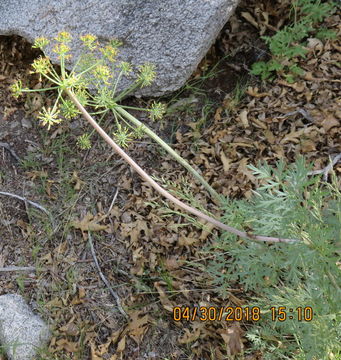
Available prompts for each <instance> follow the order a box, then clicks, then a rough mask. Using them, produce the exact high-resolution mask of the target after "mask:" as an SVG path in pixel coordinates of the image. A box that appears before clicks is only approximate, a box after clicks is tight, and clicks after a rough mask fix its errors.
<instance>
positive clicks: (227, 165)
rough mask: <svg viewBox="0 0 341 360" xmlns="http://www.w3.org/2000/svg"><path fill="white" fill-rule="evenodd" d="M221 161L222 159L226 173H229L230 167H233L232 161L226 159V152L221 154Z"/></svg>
mask: <svg viewBox="0 0 341 360" xmlns="http://www.w3.org/2000/svg"><path fill="white" fill-rule="evenodd" d="M220 159H221V162H222V163H223V169H224V172H225V173H228V171H229V169H230V166H231V160H230V159H228V158H227V157H226V155H225V153H224V151H221V152H220Z"/></svg>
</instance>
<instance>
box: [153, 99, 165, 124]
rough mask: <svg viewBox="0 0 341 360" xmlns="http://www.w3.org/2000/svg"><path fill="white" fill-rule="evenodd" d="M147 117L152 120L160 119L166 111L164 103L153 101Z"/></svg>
mask: <svg viewBox="0 0 341 360" xmlns="http://www.w3.org/2000/svg"><path fill="white" fill-rule="evenodd" d="M149 111H150V114H149V117H150V118H151V119H152V120H161V119H162V118H163V115H164V113H165V112H166V105H165V104H162V103H157V102H155V101H154V102H153V104H152V106H151V109H150V110H149Z"/></svg>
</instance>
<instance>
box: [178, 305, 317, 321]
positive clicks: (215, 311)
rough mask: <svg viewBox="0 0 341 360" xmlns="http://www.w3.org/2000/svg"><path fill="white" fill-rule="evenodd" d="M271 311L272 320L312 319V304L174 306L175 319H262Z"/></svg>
mask: <svg viewBox="0 0 341 360" xmlns="http://www.w3.org/2000/svg"><path fill="white" fill-rule="evenodd" d="M269 313H270V318H271V320H272V321H281V322H282V321H287V320H296V321H306V322H309V321H312V320H313V316H314V314H313V309H312V307H311V306H305V307H302V306H299V307H297V308H289V307H285V306H272V307H270V308H269V309H268V310H267V309H261V308H260V307H258V306H252V307H249V306H246V307H240V306H235V307H234V306H220V307H216V306H182V307H180V306H176V307H174V308H173V320H174V321H181V320H183V321H195V320H199V321H217V320H218V321H254V322H257V321H260V320H262V318H264V317H265V316H266V315H267V314H269Z"/></svg>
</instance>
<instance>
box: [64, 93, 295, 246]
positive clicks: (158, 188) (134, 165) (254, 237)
mask: <svg viewBox="0 0 341 360" xmlns="http://www.w3.org/2000/svg"><path fill="white" fill-rule="evenodd" d="M65 91H66V93H67V95H68V96H69V97H70V99H71V100H72V101H73V102H74V104H75V105H76V106H77V108H78V110H79V111H80V112H81V113H82V115H83V117H84V118H85V119H86V120H87V121H88V122H89V123H90V125H91V126H92V127H93V128H94V129H95V130H96V131H97V132H98V134H99V135H100V136H101V137H102V138H103V139H104V140H105V142H106V143H107V144H109V145H110V146H111V147H112V148H113V149H114V150H115V151H116V152H117V153H118V154H119V155H120V156H121V157H122V158H123V159H124V160H125V161H126V162H127V163H128V164H129V165H130V166H131V167H132V168H133V169H134V170H135V171H136V172H137V173H138V174H139V175H140V176H141V177H142V178H143V179H144V180H145V181H147V182H148V183H149V184H150V185H151V186H152V187H153V188H154V189H155V190H156V191H157V192H159V193H160V194H161V195H163V196H164V197H166V198H167V199H168V200H170V201H171V202H172V203H174V204H175V205H177V206H178V207H180V208H181V209H183V210H185V211H187V212H189V213H191V214H193V215H195V216H197V217H199V218H201V219H203V220H205V221H207V222H209V223H211V224H213V225H215V226H216V227H218V228H220V229H222V230H225V231H228V232H230V233H232V234H235V235H237V236H240V237H242V238H245V239H249V240H252V241H259V242H271V243H290V244H291V243H296V242H298V240H296V239H284V238H276V237H270V236H261V235H253V234H250V233H247V232H245V231H240V230H238V229H236V228H234V227H232V226H228V225H226V224H223V223H222V222H220V221H219V220H217V219H214V218H213V217H211V216H208V215H206V214H204V213H203V212H201V211H199V210H197V209H195V208H193V207H191V206H189V205H187V204H185V203H184V202H182V201H180V200H179V199H177V198H176V197H174V196H173V195H172V194H170V193H169V192H168V191H166V190H165V189H164V188H163V187H162V186H160V185H159V184H158V183H157V182H155V181H154V180H153V179H152V178H151V177H150V176H149V175H148V174H147V173H146V172H145V171H144V170H143V169H142V168H141V167H140V166H139V165H138V164H137V163H136V162H135V161H134V160H133V159H132V158H131V157H130V156H129V155H127V154H126V153H125V152H124V151H123V150H122V149H121V148H120V147H119V146H118V145H117V144H116V143H115V142H114V141H113V140H112V139H111V137H110V136H109V135H108V134H107V133H106V132H105V131H104V130H103V129H102V128H101V127H100V126H99V125H98V123H97V122H96V121H95V120H94V119H93V118H92V116H91V115H90V114H89V113H88V112H87V111H86V109H85V108H84V107H83V106H82V104H81V103H80V102H79V101H78V99H77V97H76V95H75V94H74V93H73V92H72V91H71V90H70V89H65Z"/></svg>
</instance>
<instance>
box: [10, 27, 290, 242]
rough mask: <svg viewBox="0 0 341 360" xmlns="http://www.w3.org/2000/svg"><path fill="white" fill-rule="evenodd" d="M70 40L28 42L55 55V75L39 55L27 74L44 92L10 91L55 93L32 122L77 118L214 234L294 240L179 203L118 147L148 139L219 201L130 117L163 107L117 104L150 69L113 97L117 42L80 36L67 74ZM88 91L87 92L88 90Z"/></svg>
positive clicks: (16, 87)
mask: <svg viewBox="0 0 341 360" xmlns="http://www.w3.org/2000/svg"><path fill="white" fill-rule="evenodd" d="M71 41H72V37H71V35H70V34H69V33H68V32H66V31H63V32H60V33H59V34H58V35H57V36H56V37H55V38H54V39H53V42H54V44H51V43H50V41H49V40H48V39H46V38H44V37H39V38H38V39H36V41H35V42H34V45H33V47H34V48H39V49H41V50H42V51H43V53H44V49H45V48H46V47H47V46H51V47H52V51H53V52H54V53H55V54H56V55H57V56H58V59H59V63H60V70H56V68H55V67H54V66H53V65H52V63H51V61H50V59H49V58H48V57H47V56H40V57H39V58H38V59H36V60H34V62H33V64H32V68H33V73H36V74H39V76H40V77H41V78H45V79H46V80H47V81H48V82H49V83H51V86H50V87H46V88H43V89H28V88H24V87H23V86H22V82H21V81H20V80H18V81H17V82H16V83H14V84H12V85H11V87H10V88H11V90H12V92H13V95H14V96H15V97H19V96H20V95H22V94H23V93H28V92H36V91H48V90H55V91H56V92H57V97H56V100H55V103H54V105H53V106H51V107H48V108H45V107H43V108H42V110H41V112H40V114H39V115H38V119H39V120H40V121H41V123H42V125H43V126H47V129H48V130H49V129H50V128H51V127H53V126H55V125H57V124H60V123H61V122H62V121H63V120H65V119H72V118H74V117H77V116H79V115H80V114H81V115H82V116H83V118H84V119H85V120H87V121H88V122H89V123H90V125H91V126H92V127H93V129H94V130H93V132H94V131H97V133H98V134H99V135H100V136H101V137H102V138H103V139H104V140H105V141H106V142H107V143H108V144H109V145H110V146H111V147H112V148H113V149H114V150H115V151H116V152H117V153H118V154H119V155H120V156H121V157H122V158H123V159H124V160H125V161H126V162H127V163H128V164H129V165H131V166H132V167H133V168H134V170H135V171H136V172H137V173H138V174H139V175H140V176H141V177H142V178H143V179H144V180H145V181H147V182H148V183H149V184H150V185H151V186H152V187H153V188H154V189H155V190H156V191H158V192H159V193H160V194H161V195H163V196H164V197H166V198H167V199H168V200H170V201H171V202H173V203H174V204H175V205H176V206H178V207H180V208H181V209H183V210H185V211H187V212H189V213H191V214H193V215H195V216H198V217H199V218H201V219H202V220H204V221H206V222H209V223H211V224H213V225H214V226H216V227H219V228H220V229H223V230H225V231H228V232H231V233H233V234H235V235H237V236H240V237H243V238H246V239H249V240H252V241H260V242H264V241H265V242H286V243H293V242H296V241H297V240H295V239H283V238H277V237H267V236H259V235H253V234H250V233H249V232H244V231H241V230H238V229H236V228H233V227H231V226H228V225H226V224H224V223H222V222H220V221H219V220H217V219H215V218H214V217H211V216H210V215H208V214H209V213H208V212H207V211H206V210H205V211H204V212H203V211H200V210H197V209H195V208H194V207H191V206H189V205H187V204H185V203H184V202H182V201H181V200H179V199H177V198H176V197H174V196H173V195H172V194H170V193H169V192H168V191H167V190H165V189H164V188H163V187H161V186H160V185H159V184H157V182H156V181H155V180H154V179H153V178H151V176H149V175H148V174H147V173H146V172H145V171H144V170H143V169H142V168H141V167H140V166H139V165H138V164H136V163H135V161H134V160H133V159H132V158H131V157H130V156H128V155H127V154H126V153H125V152H124V151H123V149H122V148H121V147H127V146H128V144H129V143H130V142H131V141H134V140H135V139H139V138H141V137H142V136H144V135H148V136H149V137H150V138H151V139H153V140H154V141H156V142H157V143H158V144H159V145H160V146H161V147H162V148H163V149H164V150H165V151H166V152H167V153H168V154H169V155H171V156H172V157H173V158H174V159H175V160H176V161H178V162H179V163H180V164H181V165H182V166H184V167H185V168H186V169H187V170H188V171H189V172H190V173H191V174H192V175H193V176H194V178H195V179H196V180H198V181H199V182H200V183H201V184H202V185H203V186H204V187H205V189H206V190H207V191H208V192H209V193H210V195H211V196H212V198H213V199H214V200H215V202H216V203H218V204H220V203H221V202H222V200H223V197H222V196H220V195H219V194H218V193H217V192H216V191H215V190H214V189H213V188H212V187H211V186H210V185H209V184H208V183H207V181H206V180H205V179H204V178H203V177H202V176H201V175H200V174H199V173H198V172H197V171H196V170H195V169H194V168H193V167H192V166H191V165H190V164H189V163H188V162H187V161H186V160H185V159H183V158H182V157H181V156H180V155H179V154H178V153H177V152H175V151H174V150H173V149H172V148H171V147H170V146H169V145H168V144H167V143H165V142H164V141H163V140H162V139H161V138H160V137H159V136H158V135H157V134H155V132H153V131H152V130H151V129H150V128H148V127H147V126H146V125H145V124H143V123H142V122H140V121H139V120H138V119H137V118H136V117H135V116H133V115H132V114H131V113H130V111H131V110H144V111H147V112H148V113H149V117H150V118H151V119H152V120H160V119H162V116H163V114H164V113H165V111H166V107H165V105H164V104H162V103H157V102H154V103H153V104H152V106H151V108H150V109H140V108H136V107H132V106H126V105H123V104H122V103H121V100H122V99H123V98H125V97H126V96H127V95H128V94H130V93H131V92H133V91H135V90H136V89H138V88H143V87H145V86H149V85H151V84H152V83H153V81H154V79H155V77H156V71H155V66H154V65H153V64H150V63H145V64H142V65H140V66H139V67H138V68H137V70H136V72H135V79H134V78H133V80H132V82H131V85H130V86H129V87H128V88H127V89H125V90H123V91H122V92H120V93H119V92H118V90H119V86H118V85H119V82H120V81H121V79H122V77H124V76H134V71H133V67H132V66H131V64H129V63H128V62H124V61H122V62H119V61H117V54H118V47H119V46H120V45H122V44H121V42H120V41H118V40H115V39H114V40H111V41H110V42H109V43H108V44H106V45H105V46H101V44H100V42H99V41H98V39H97V38H96V36H94V35H92V34H87V35H82V36H81V37H80V41H81V43H82V44H83V48H84V51H83V52H82V53H81V55H80V56H79V57H78V59H77V60H76V61H75V62H74V65H73V67H72V69H71V70H68V69H67V66H66V64H70V63H69V60H70V59H71V58H72V51H71V47H70V46H69V44H70V43H71ZM70 67H71V66H70ZM89 89H92V90H91V91H89ZM91 109H92V111H91ZM109 114H111V115H113V117H114V122H115V127H116V130H115V131H114V132H113V138H114V139H115V140H116V142H115V141H114V140H113V139H112V138H111V137H110V136H109V135H108V134H107V132H106V131H105V130H104V129H103V128H102V127H101V126H100V125H99V122H101V120H102V119H104V117H105V116H106V115H109ZM97 117H99V120H98V121H97V120H95V118H97ZM91 135H92V133H91V134H89V133H85V134H83V135H81V136H80V137H79V138H78V140H77V145H78V146H79V147H80V148H81V149H89V148H91Z"/></svg>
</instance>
